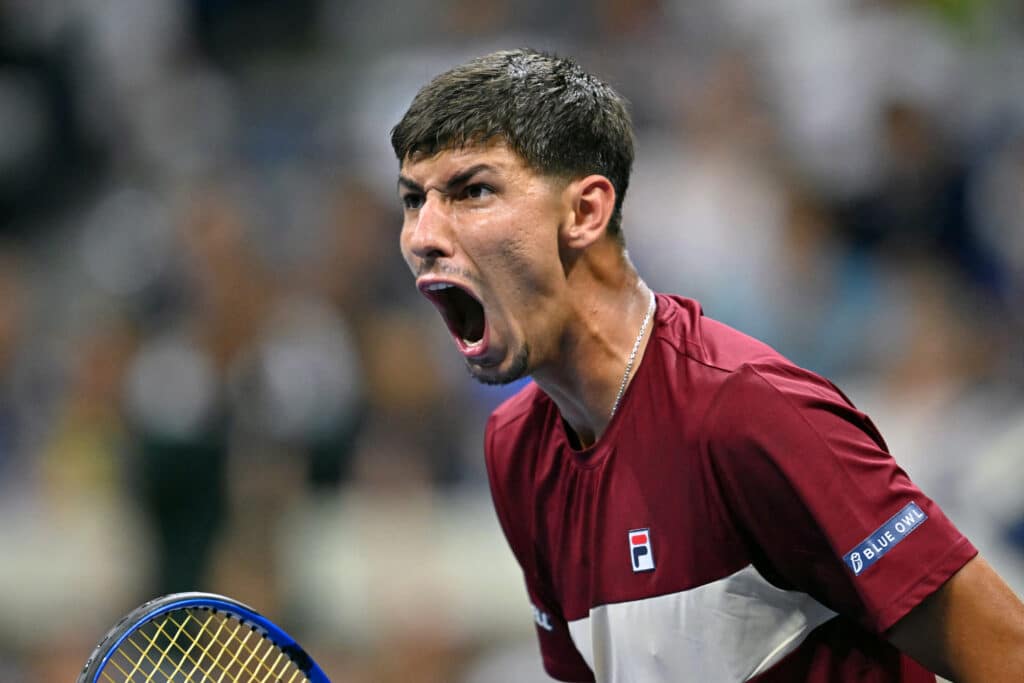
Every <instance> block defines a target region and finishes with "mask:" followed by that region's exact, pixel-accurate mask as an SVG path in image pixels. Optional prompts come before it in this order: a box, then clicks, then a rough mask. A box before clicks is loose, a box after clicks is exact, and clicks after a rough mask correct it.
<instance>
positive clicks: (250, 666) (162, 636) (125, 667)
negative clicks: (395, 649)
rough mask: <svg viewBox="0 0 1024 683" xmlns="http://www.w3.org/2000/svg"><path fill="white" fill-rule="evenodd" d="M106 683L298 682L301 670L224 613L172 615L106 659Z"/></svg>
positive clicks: (189, 611) (103, 677)
mask: <svg viewBox="0 0 1024 683" xmlns="http://www.w3.org/2000/svg"><path fill="white" fill-rule="evenodd" d="M100 680H102V681H104V682H105V683H302V682H304V681H306V680H307V678H306V676H305V674H304V673H303V672H302V670H301V669H300V668H299V667H298V666H296V665H295V663H294V662H293V661H292V660H291V659H290V658H289V657H288V655H287V653H285V652H284V651H283V650H281V649H280V648H279V647H277V646H276V645H275V644H274V643H273V642H271V641H270V640H269V639H267V638H266V637H265V636H264V635H263V634H262V633H260V632H259V631H257V630H255V629H253V628H251V627H249V626H247V625H246V624H244V623H243V622H241V621H239V620H238V619H236V618H234V617H232V616H230V615H227V614H225V613H223V612H215V611H212V610H198V609H183V610H175V611H172V612H169V613H166V614H163V615H161V616H160V617H158V618H156V619H154V620H152V621H150V622H148V623H146V624H144V625H143V626H142V627H141V628H139V629H138V630H137V631H135V632H134V633H133V634H131V635H130V636H129V637H127V638H126V639H125V640H124V642H122V643H121V644H120V645H119V646H118V648H117V649H116V650H115V651H114V652H113V653H112V654H111V656H110V657H109V659H108V661H107V664H106V666H105V667H104V670H103V671H102V672H101V678H100Z"/></svg>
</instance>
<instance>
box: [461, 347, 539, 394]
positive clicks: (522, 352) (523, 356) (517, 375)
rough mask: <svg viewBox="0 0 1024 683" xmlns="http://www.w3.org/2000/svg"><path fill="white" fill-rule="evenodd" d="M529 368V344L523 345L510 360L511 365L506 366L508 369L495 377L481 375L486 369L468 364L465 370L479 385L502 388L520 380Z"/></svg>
mask: <svg viewBox="0 0 1024 683" xmlns="http://www.w3.org/2000/svg"><path fill="white" fill-rule="evenodd" d="M529 367H530V346H529V344H523V345H522V346H521V347H520V348H519V351H517V352H516V355H515V356H513V358H512V364H511V365H509V366H508V369H507V370H505V371H504V372H501V373H500V374H497V375H485V374H482V373H483V372H485V371H486V370H487V368H481V367H479V366H476V365H473V364H472V363H470V362H467V363H466V369H467V370H468V371H469V374H470V376H471V377H472V378H473V379H475V380H476V381H477V382H480V383H481V384H487V385H490V386H503V385H505V384H511V383H512V382H515V381H516V380H518V379H522V378H523V377H525V376H526V374H527V371H528V369H529Z"/></svg>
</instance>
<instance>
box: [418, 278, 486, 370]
mask: <svg viewBox="0 0 1024 683" xmlns="http://www.w3.org/2000/svg"><path fill="white" fill-rule="evenodd" d="M420 291H422V292H423V295H424V296H426V297H427V298H428V299H430V301H431V302H432V303H433V304H434V306H435V307H436V308H437V310H438V311H440V313H441V317H442V318H444V322H445V324H446V325H448V329H449V330H450V331H451V333H452V336H454V337H455V341H456V342H457V343H458V344H459V347H460V348H461V349H462V351H463V352H464V353H466V352H470V351H474V350H479V351H480V352H482V351H483V349H482V348H480V347H482V346H483V341H484V335H485V333H486V331H487V318H486V316H485V315H484V307H483V306H482V305H481V304H480V302H479V301H478V300H477V299H476V297H474V296H473V295H472V294H470V293H469V292H468V291H466V290H465V289H463V288H462V287H459V286H458V285H454V284H451V283H450V282H431V283H428V284H425V285H423V286H421V287H420Z"/></svg>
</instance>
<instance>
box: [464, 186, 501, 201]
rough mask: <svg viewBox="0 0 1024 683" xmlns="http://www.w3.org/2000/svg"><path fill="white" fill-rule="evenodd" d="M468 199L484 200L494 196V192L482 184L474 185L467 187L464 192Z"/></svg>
mask: <svg viewBox="0 0 1024 683" xmlns="http://www.w3.org/2000/svg"><path fill="white" fill-rule="evenodd" d="M462 193H463V194H464V195H465V196H466V197H467V198H468V199H483V198H484V197H489V196H490V195H492V194H494V190H493V189H492V188H491V187H489V186H487V185H483V184H481V183H473V184H472V185H466V189H465V190H463V192H462Z"/></svg>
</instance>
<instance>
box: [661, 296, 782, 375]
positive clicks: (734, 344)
mask: <svg viewBox="0 0 1024 683" xmlns="http://www.w3.org/2000/svg"><path fill="white" fill-rule="evenodd" d="M655 320H656V323H657V326H656V334H655V337H654V338H655V340H656V341H657V343H658V344H661V345H665V346H670V347H672V348H673V349H674V350H675V352H676V353H677V354H678V355H679V356H680V357H682V358H684V359H686V360H687V361H690V362H695V363H699V364H701V365H705V366H707V367H709V368H713V369H716V370H720V371H722V372H723V373H726V374H728V373H732V372H734V371H736V370H739V369H740V368H742V367H743V366H746V365H750V364H773V363H777V364H783V365H787V364H788V365H792V363H790V362H789V361H788V360H786V358H785V357H784V356H782V354H780V353H779V352H778V351H776V350H775V349H773V348H772V347H771V346H769V345H768V344H765V343H764V342H762V341H760V340H758V339H755V338H754V337H751V336H750V335H748V334H744V333H743V332H741V331H739V330H737V329H735V328H733V327H730V326H729V325H726V324H725V323H722V322H719V321H718V320H715V319H713V318H709V317H707V316H706V315H704V311H703V309H702V308H701V305H700V303H698V302H697V301H695V300H693V299H687V298H685V297H681V296H675V295H668V294H659V295H658V312H657V316H656V318H655Z"/></svg>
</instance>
